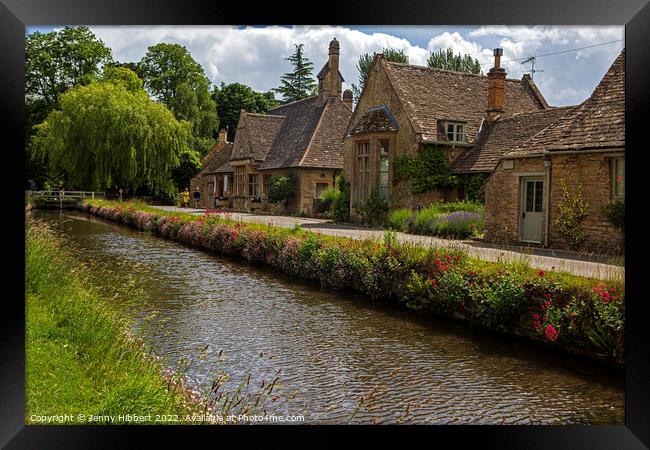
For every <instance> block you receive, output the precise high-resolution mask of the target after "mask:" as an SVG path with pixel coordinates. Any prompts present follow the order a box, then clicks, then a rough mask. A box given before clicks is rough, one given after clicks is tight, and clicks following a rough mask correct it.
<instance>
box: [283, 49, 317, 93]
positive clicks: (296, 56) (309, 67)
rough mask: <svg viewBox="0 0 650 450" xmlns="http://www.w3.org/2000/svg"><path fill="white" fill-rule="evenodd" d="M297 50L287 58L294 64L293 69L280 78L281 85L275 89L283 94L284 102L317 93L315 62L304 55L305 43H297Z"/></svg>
mask: <svg viewBox="0 0 650 450" xmlns="http://www.w3.org/2000/svg"><path fill="white" fill-rule="evenodd" d="M295 47H296V51H295V52H294V53H293V55H291V56H289V57H288V58H285V60H287V61H289V62H290V63H291V65H292V66H293V71H291V72H287V73H285V74H284V75H282V77H281V78H280V87H278V88H276V89H274V91H275V92H277V93H279V94H281V95H282V101H283V102H284V103H290V102H295V101H296V100H301V99H303V98H307V97H310V96H312V95H315V94H316V80H315V79H314V76H313V74H312V72H313V70H314V64H313V63H312V62H310V61H309V59H307V58H305V56H304V55H303V50H302V48H303V44H295Z"/></svg>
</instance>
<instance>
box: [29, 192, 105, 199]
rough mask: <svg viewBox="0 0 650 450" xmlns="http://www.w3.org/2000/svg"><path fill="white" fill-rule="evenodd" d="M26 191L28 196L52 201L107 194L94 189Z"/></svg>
mask: <svg viewBox="0 0 650 450" xmlns="http://www.w3.org/2000/svg"><path fill="white" fill-rule="evenodd" d="M26 193H27V196H28V197H39V198H42V199H44V200H51V201H65V200H85V199H87V198H103V197H104V196H105V193H104V192H93V191H26Z"/></svg>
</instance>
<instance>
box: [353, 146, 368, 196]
mask: <svg viewBox="0 0 650 450" xmlns="http://www.w3.org/2000/svg"><path fill="white" fill-rule="evenodd" d="M369 190H370V144H369V143H368V142H359V143H358V144H357V190H356V199H357V200H358V201H362V200H365V198H366V197H367V196H368V191H369Z"/></svg>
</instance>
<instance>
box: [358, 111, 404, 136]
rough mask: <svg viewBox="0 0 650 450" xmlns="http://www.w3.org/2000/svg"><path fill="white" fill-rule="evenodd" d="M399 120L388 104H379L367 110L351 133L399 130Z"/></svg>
mask: <svg viewBox="0 0 650 450" xmlns="http://www.w3.org/2000/svg"><path fill="white" fill-rule="evenodd" d="M397 130H399V126H398V125H397V120H395V117H394V116H393V114H392V113H391V112H390V110H389V109H388V107H386V106H383V105H382V106H377V107H374V108H370V109H369V110H368V111H366V112H365V113H364V114H363V115H362V116H361V117H360V118H359V120H358V121H357V122H356V123H355V124H354V126H352V129H351V130H350V134H359V133H372V132H378V131H397Z"/></svg>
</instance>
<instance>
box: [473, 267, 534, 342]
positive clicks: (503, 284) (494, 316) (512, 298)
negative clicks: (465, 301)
mask: <svg viewBox="0 0 650 450" xmlns="http://www.w3.org/2000/svg"><path fill="white" fill-rule="evenodd" d="M468 291H469V297H470V299H471V303H470V319H471V320H472V322H478V323H480V324H481V325H482V326H485V327H487V328H490V329H493V330H499V331H509V330H510V329H511V328H512V326H513V325H514V322H515V319H517V318H518V317H519V316H520V315H521V313H522V312H523V310H524V306H525V305H524V302H525V300H526V295H525V294H526V292H525V290H524V288H523V283H522V280H521V279H520V278H519V277H518V276H517V275H515V274H511V273H509V272H501V273H497V274H490V275H488V276H485V277H479V278H476V279H475V280H474V281H473V282H471V283H469V284H468Z"/></svg>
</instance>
